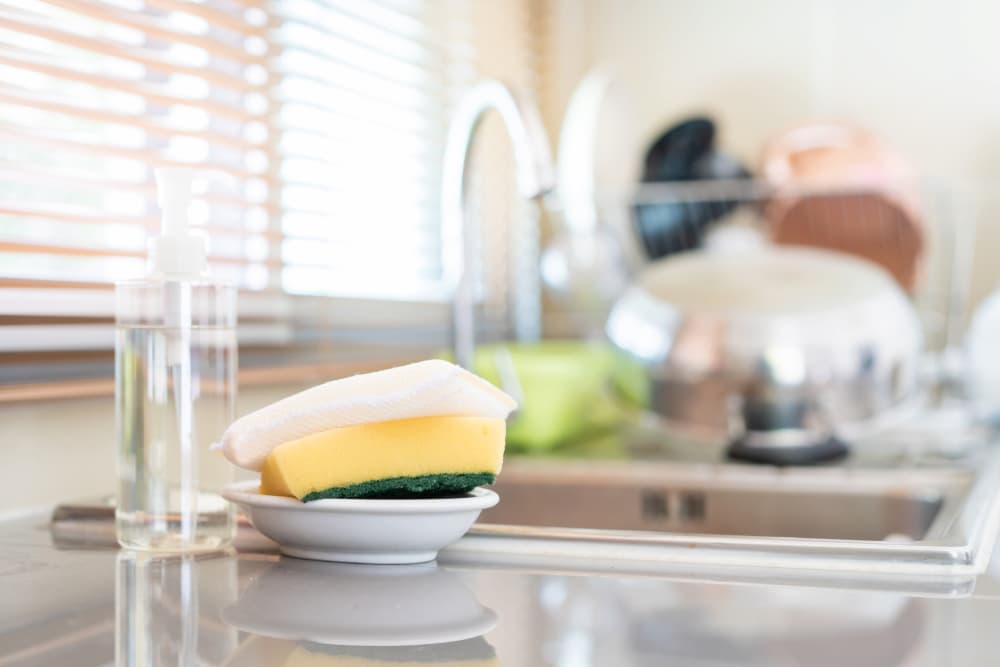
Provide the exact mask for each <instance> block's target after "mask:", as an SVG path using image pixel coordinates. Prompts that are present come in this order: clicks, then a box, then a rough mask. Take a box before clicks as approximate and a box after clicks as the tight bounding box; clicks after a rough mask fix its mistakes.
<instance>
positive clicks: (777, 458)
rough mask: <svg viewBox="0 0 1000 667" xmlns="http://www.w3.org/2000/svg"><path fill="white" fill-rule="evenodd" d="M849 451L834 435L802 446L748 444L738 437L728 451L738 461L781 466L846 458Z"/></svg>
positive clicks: (730, 456)
mask: <svg viewBox="0 0 1000 667" xmlns="http://www.w3.org/2000/svg"><path fill="white" fill-rule="evenodd" d="M847 453H848V449H847V445H845V444H844V443H843V442H841V441H840V440H838V439H837V438H835V437H833V436H829V437H827V438H824V439H822V440H820V441H818V442H816V443H814V444H811V445H805V446H802V447H762V446H760V445H748V444H746V442H745V440H744V439H743V438H737V439H736V440H735V441H733V443H732V444H730V445H729V449H728V450H727V452H726V454H727V455H728V456H729V458H730V459H733V460H736V461H746V462H748V463H767V464H771V465H779V466H801V465H813V464H818V463H829V462H830V461H837V460H840V459H842V458H844V457H845V456H847Z"/></svg>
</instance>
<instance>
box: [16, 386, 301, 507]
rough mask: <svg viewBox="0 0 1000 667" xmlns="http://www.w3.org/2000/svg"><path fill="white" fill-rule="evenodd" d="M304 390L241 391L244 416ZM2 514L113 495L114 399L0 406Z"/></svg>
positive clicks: (280, 388) (285, 388)
mask: <svg viewBox="0 0 1000 667" xmlns="http://www.w3.org/2000/svg"><path fill="white" fill-rule="evenodd" d="M299 389H301V387H299V386H292V385H284V386H282V385H276V386H269V387H267V388H261V387H254V388H252V389H245V390H242V391H241V392H240V399H239V403H238V407H237V414H244V413H246V412H249V411H251V410H256V409H257V408H259V407H262V406H264V405H266V404H267V403H270V402H272V401H275V400H277V399H278V398H281V397H282V396H286V395H288V394H289V393H292V392H294V391H298V390H299ZM0 443H2V444H0V447H2V449H0V451H2V452H3V456H2V465H3V470H2V471H0V479H2V480H3V484H0V515H3V514H4V513H5V512H13V511H19V510H22V509H27V508H31V507H37V506H40V505H50V504H53V503H58V502H60V501H64V500H73V499H77V500H78V499H86V498H93V497H95V496H102V495H106V494H109V493H113V492H114V490H115V485H116V483H117V470H116V453H115V432H114V400H113V399H112V398H111V397H110V396H108V397H104V398H88V399H74V400H58V401H34V402H25V403H7V404H0Z"/></svg>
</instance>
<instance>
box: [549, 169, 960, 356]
mask: <svg viewBox="0 0 1000 667" xmlns="http://www.w3.org/2000/svg"><path fill="white" fill-rule="evenodd" d="M904 196H905V197H906V198H907V200H908V204H909V207H910V210H909V211H908V214H910V215H912V216H913V220H912V222H913V223H914V225H915V230H916V234H917V235H918V238H919V243H918V246H917V247H916V248H913V247H903V244H901V243H899V241H900V238H899V231H898V228H899V226H900V223H899V221H895V222H893V221H889V220H886V219H885V218H882V219H876V217H872V219H871V220H870V223H871V224H870V233H867V234H861V233H859V232H862V231H864V229H865V228H866V227H867V226H868V225H867V224H866V220H865V219H864V214H865V212H866V211H868V212H869V213H875V214H878V213H879V212H880V209H878V208H874V207H870V206H868V207H867V208H866V205H865V202H867V203H868V204H871V202H872V201H874V199H873V198H882V199H884V200H886V201H890V202H893V201H901V200H902V198H903V197H904ZM838 201H839V202H841V203H842V208H841V209H840V210H839V211H838V208H837V206H836V204H837V202H838ZM809 202H812V203H815V204H820V203H821V202H822V207H819V206H817V207H815V208H814V209H813V210H814V211H816V212H818V213H819V214H818V215H815V216H813V217H811V216H810V207H809V206H801V204H803V203H809ZM794 203H798V204H800V206H799V209H798V212H799V215H800V218H799V219H797V220H796V225H797V226H798V227H799V229H798V230H797V231H798V232H801V235H802V236H805V237H808V239H803V241H807V242H791V243H790V242H787V241H784V242H782V241H780V240H779V241H778V242H779V244H781V245H808V246H812V247H819V248H828V249H835V248H837V247H838V245H842V244H841V241H843V238H844V236H845V235H847V236H850V237H851V240H852V242H853V243H855V244H858V243H859V242H866V243H868V245H869V247H868V248H864V249H862V250H864V251H865V252H862V253H851V254H861V255H865V254H867V255H868V256H869V258H871V257H872V256H875V257H882V258H883V260H884V261H882V262H879V263H882V264H883V265H896V266H902V265H905V264H906V263H907V261H909V260H910V258H909V257H902V256H900V255H901V254H902V253H911V252H915V253H916V255H917V256H916V257H915V258H913V260H914V263H915V266H916V267H917V268H916V271H915V272H914V275H913V281H912V284H910V285H906V284H903V285H902V287H903V288H904V290H905V291H906V292H907V293H908V294H909V295H910V297H911V299H912V300H913V303H914V305H915V307H916V308H917V311H918V313H919V315H920V317H921V320H922V322H923V326H924V333H925V336H926V340H927V348H928V350H929V351H931V352H936V353H938V354H939V355H944V356H949V355H951V356H954V353H955V350H957V349H958V348H959V346H960V345H961V339H962V335H963V330H964V325H965V320H966V316H967V311H968V307H969V291H970V278H971V269H972V255H973V250H974V243H975V234H976V229H975V220H976V209H977V206H976V201H975V198H974V196H973V194H972V192H971V190H965V189H963V188H961V187H958V186H956V185H952V184H946V183H942V182H937V181H923V182H920V183H918V184H917V185H916V186H915V187H912V188H910V189H908V190H906V191H903V190H897V189H894V188H892V187H889V186H884V187H881V186H880V187H878V188H872V187H852V188H829V187H812V188H796V189H790V188H787V187H782V188H780V189H777V188H775V187H773V186H772V185H770V184H768V183H766V182H763V181H760V180H752V179H739V180H712V181H683V182H671V183H642V184H638V185H635V186H633V187H632V188H631V189H629V190H627V191H621V190H619V191H603V192H600V193H598V194H597V195H596V196H594V197H593V199H591V201H590V202H588V203H587V205H588V206H590V207H592V212H593V214H592V215H591V216H587V217H586V218H585V219H583V220H581V219H580V218H579V217H575V216H574V215H573V212H574V211H579V210H580V209H581V202H566V201H564V202H555V203H554V205H552V206H551V207H550V208H551V209H552V210H553V211H554V212H555V213H556V215H558V216H559V217H560V218H561V219H562V221H563V223H564V225H565V228H566V230H567V233H568V234H569V235H570V236H578V237H580V236H586V235H588V234H593V233H595V232H600V233H602V234H604V235H605V236H607V237H609V238H612V239H614V240H615V241H616V242H617V243H618V245H619V250H620V253H621V255H622V264H623V267H624V269H623V270H625V271H627V272H628V273H629V274H634V273H635V272H637V271H638V270H639V269H640V268H641V267H642V265H644V264H645V263H648V262H649V261H651V258H650V240H649V238H647V236H648V235H647V234H645V233H644V232H643V230H642V228H641V223H640V220H639V216H640V215H641V213H640V212H641V211H642V210H643V209H645V210H646V211H649V210H652V209H654V208H655V207H660V208H661V209H662V210H664V211H667V212H668V216H670V215H672V216H673V217H674V218H675V221H676V222H677V225H678V227H677V228H676V229H675V230H673V240H674V241H675V242H676V246H677V247H676V248H672V249H670V250H671V251H670V252H666V253H663V256H669V254H673V252H680V251H685V250H691V249H694V248H696V247H701V246H709V247H714V248H716V249H719V250H721V251H729V250H736V249H739V248H741V247H742V248H746V247H749V246H752V244H755V243H756V244H758V245H759V244H765V245H766V244H771V243H775V240H774V239H773V238H772V236H773V232H774V224H773V223H774V218H773V216H774V215H776V213H775V212H776V211H780V210H782V209H788V208H789V207H790V206H791V205H792V204H794ZM881 210H884V209H881ZM911 245H912V244H911ZM661 250H662V248H661ZM654 258H655V257H654ZM890 273H893V271H892V270H890ZM897 278H898V276H897ZM946 363H947V362H946Z"/></svg>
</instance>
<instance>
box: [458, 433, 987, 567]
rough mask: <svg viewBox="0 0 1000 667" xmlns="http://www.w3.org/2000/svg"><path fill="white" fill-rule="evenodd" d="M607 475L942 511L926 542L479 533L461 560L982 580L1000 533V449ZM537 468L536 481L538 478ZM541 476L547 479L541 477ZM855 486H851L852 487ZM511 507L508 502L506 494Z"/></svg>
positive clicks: (566, 473)
mask: <svg viewBox="0 0 1000 667" xmlns="http://www.w3.org/2000/svg"><path fill="white" fill-rule="evenodd" d="M594 465H595V462H594V461H559V462H558V466H559V475H560V479H563V480H565V479H572V477H573V475H576V474H580V475H582V474H584V473H586V474H588V475H590V476H592V475H593V474H594ZM600 466H602V470H601V472H600V474H601V475H606V476H608V477H611V478H615V477H617V476H620V475H621V476H623V475H628V476H629V479H630V480H632V481H633V482H634V480H635V475H639V476H640V478H647V477H648V478H649V479H650V480H654V479H655V480H656V481H657V482H660V483H664V482H678V481H679V482H682V484H683V485H686V486H690V487H692V488H705V487H706V485H709V486H710V485H713V484H714V485H716V486H724V487H725V488H727V489H732V488H739V487H740V486H741V485H747V486H749V487H752V488H760V485H761V483H762V481H768V482H769V483H774V484H777V485H778V486H779V487H784V488H785V489H787V490H790V491H791V490H795V491H802V490H807V491H808V490H813V491H820V490H821V491H823V492H824V493H829V492H834V493H837V492H842V493H845V494H856V493H858V492H859V491H869V492H870V491H879V490H881V491H882V492H883V493H884V492H885V490H886V489H887V488H895V489H899V491H900V492H901V493H904V494H905V495H912V494H913V493H914V492H916V493H919V487H921V486H923V487H925V488H927V489H928V490H933V492H934V493H935V495H938V494H940V497H941V499H942V505H941V508H940V509H939V511H938V513H937V515H936V516H935V518H934V519H933V521H932V523H931V525H930V526H929V527H928V529H927V532H926V534H925V537H924V538H923V539H919V540H910V541H906V542H895V541H887V540H865V539H839V538H813V537H758V536H743V535H711V534H700V533H669V532H653V531H642V530H610V529H590V528H548V527H538V526H519V525H508V524H482V523H477V524H476V525H474V526H473V528H472V530H471V531H470V533H469V535H468V536H467V537H466V538H465V539H464V540H463V541H462V542H460V543H459V544H458V545H456V546H455V547H452V551H453V552H461V551H463V550H465V551H467V552H478V553H479V554H480V555H481V556H482V555H485V554H490V555H492V556H498V557H505V558H508V559H510V560H511V562H517V563H521V564H524V563H526V562H531V560H532V559H536V560H538V559H540V560H539V562H544V561H551V560H553V559H555V560H556V561H559V560H560V559H561V560H562V561H563V562H575V561H576V560H578V559H607V558H611V559H618V560H621V561H622V562H627V563H630V564H631V565H637V564H639V565H641V564H642V563H648V564H657V565H662V564H664V563H674V564H692V565H699V566H702V565H710V566H720V567H738V568H744V567H748V568H781V569H793V570H822V571H826V572H866V573H880V574H908V575H921V576H923V575H936V576H942V575H947V576H974V575H978V574H981V573H982V572H983V571H984V570H985V569H986V566H987V565H988V563H989V559H990V556H991V552H992V549H991V547H992V546H993V544H994V542H995V540H996V537H997V532H998V528H1000V448H997V447H988V448H985V449H984V450H983V451H982V452H980V453H979V454H978V455H977V456H973V457H970V458H968V459H966V460H964V461H962V462H959V463H957V464H955V465H950V466H941V467H906V468H885V469H880V468H850V467H844V466H830V467H822V468H787V469H775V468H771V467H767V468H763V467H759V466H749V465H742V464H709V463H697V464H687V463H674V462H641V466H639V467H636V463H635V462H627V461H625V462H621V461H617V462H610V461H602V462H600ZM512 468H513V469H515V470H518V471H520V472H522V473H525V474H536V475H537V476H538V477H539V478H540V479H541V478H543V477H544V476H545V473H544V468H543V464H541V463H534V462H525V461H516V462H512V465H510V466H508V472H510V470H511V469H512ZM533 468H534V473H532V472H531V471H532V469H533ZM539 471H542V472H539ZM847 482H849V483H847ZM501 502H502V493H501Z"/></svg>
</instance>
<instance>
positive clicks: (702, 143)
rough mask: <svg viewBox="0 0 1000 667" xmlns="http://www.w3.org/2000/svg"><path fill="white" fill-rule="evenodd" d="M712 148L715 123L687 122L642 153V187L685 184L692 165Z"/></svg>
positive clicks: (663, 135)
mask: <svg viewBox="0 0 1000 667" xmlns="http://www.w3.org/2000/svg"><path fill="white" fill-rule="evenodd" d="M714 145H715V123H713V122H712V120H711V119H709V118H690V119H688V120H684V121H681V122H680V123H677V124H676V125H674V126H673V127H671V128H670V129H668V130H667V131H666V132H664V133H663V134H661V135H660V137H659V139H657V140H656V141H654V142H653V145H652V146H650V147H649V150H647V151H646V162H645V166H644V167H643V170H642V180H643V182H645V183H663V182H664V181H689V180H692V179H694V178H695V165H696V164H697V163H698V161H699V160H701V159H702V158H703V157H705V156H706V155H708V153H709V152H710V151H711V150H712V148H713V146H714Z"/></svg>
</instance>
